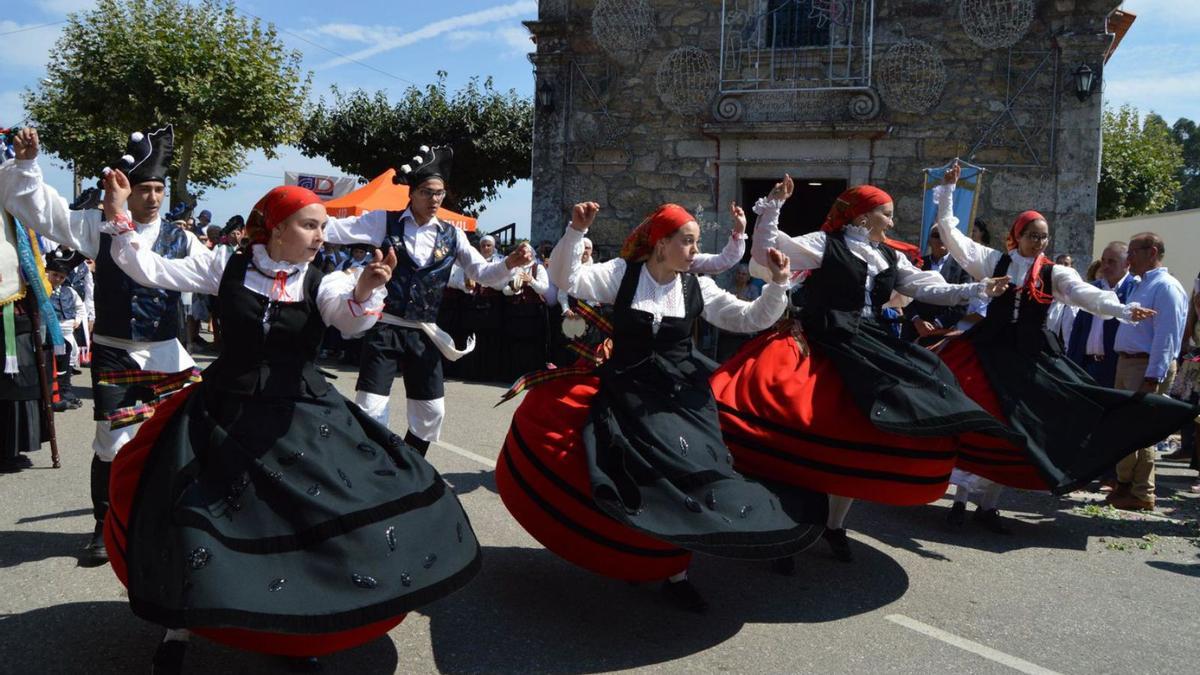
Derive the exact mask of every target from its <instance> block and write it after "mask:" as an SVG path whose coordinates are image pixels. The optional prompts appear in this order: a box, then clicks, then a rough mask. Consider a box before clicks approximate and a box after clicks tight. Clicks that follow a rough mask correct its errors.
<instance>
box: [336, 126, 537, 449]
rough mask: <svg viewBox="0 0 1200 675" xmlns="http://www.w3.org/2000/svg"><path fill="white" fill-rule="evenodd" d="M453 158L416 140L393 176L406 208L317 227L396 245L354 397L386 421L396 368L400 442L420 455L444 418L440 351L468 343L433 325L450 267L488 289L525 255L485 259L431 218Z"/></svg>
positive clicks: (340, 238) (457, 353)
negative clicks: (401, 408)
mask: <svg viewBox="0 0 1200 675" xmlns="http://www.w3.org/2000/svg"><path fill="white" fill-rule="evenodd" d="M453 161H454V153H453V151H451V149H450V148H448V147H438V148H432V149H431V148H429V147H427V146H422V147H421V151H420V154H418V155H416V156H415V157H413V159H412V161H411V163H409V164H405V165H404V166H402V167H400V171H399V172H398V173H397V174H396V181H397V182H403V183H405V184H407V185H408V188H409V203H408V208H406V209H405V210H403V211H371V212H368V213H365V214H363V215H361V216H357V217H351V218H343V219H336V218H330V219H329V221H328V223H327V225H326V230H325V240H326V241H328V242H331V243H335V244H368V245H370V246H379V247H381V248H384V249H388V248H392V249H394V250H395V251H396V259H397V261H398V262H397V265H396V269H395V270H394V271H393V272H392V279H391V281H389V282H388V285H387V290H388V295H387V300H386V301H385V302H384V309H383V316H382V317H381V318H380V319H379V322H378V323H377V324H376V325H375V327H374V328H372V329H371V331H370V332H368V333H367V336H366V337H365V338H364V339H363V348H362V360H361V362H360V365H359V371H358V384H357V385H356V386H355V389H356V390H357V393H356V394H355V397H354V402H355V403H357V404H358V406H359V407H360V408H362V409H363V410H364V411H366V413H367V414H368V415H370V416H371V417H373V418H374V419H376V420H377V421H379V422H380V423H382V424H384V425H386V424H387V421H388V409H387V406H388V396H389V395H390V393H391V390H392V380H393V379H394V378H395V376H396V373H397V372H399V373H400V374H401V375H403V377H404V392H405V395H406V396H407V399H408V400H407V408H408V409H407V412H408V433H407V435H406V436H405V438H404V441H405V442H406V443H407V444H408V445H409V446H411V447H413V448H414V449H416V450H417V451H419V452H420V453H421V454H422V455H424V454H425V452H426V451H427V450H428V449H429V444H430V443H431V442H433V441H436V440H438V438H439V436H440V434H441V429H442V421H443V419H444V417H445V387H444V384H443V379H442V357H443V356H445V357H446V358H449V359H451V360H456V359H458V358H460V357H462V356H463V355H464V354H466V353H467V352H469V351H471V349H472V348H473V346H474V342H473V340H469V341H468V346H467V348H466V349H465V350H459V349H458V348H457V347H456V346H455V344H454V340H453V338H451V337H450V335H448V334H447V333H446V332H445V331H443V330H441V329H439V328H438V327H437V325H436V323H435V322H436V320H437V314H438V309H439V307H440V306H441V303H442V295H443V293H444V291H445V290H446V285H447V283H448V282H449V280H450V272H451V269H452V268H453V266H454V264H455V263H457V264H458V265H459V266H461V267H462V269H463V273H464V274H465V275H466V278H467V279H470V280H472V281H475V282H477V283H480V284H483V285H485V286H493V287H495V286H500V285H502V284H504V283H505V282H506V281H507V280H508V277H509V274H510V270H511V269H513V268H515V267H519V266H521V265H524V264H527V263H529V262H530V261H531V260H532V259H533V251H532V250H531V249H530V248H529V247H527V246H526V247H521V248H519V249H518V250H516V251H514V252H513V253H511V254H510V255H509V256H508V257H507V258H504V259H503V260H499V261H496V262H488V261H487V260H485V259H484V257H483V256H482V255H480V254H479V252H478V251H476V250H475V249H474V248H473V247H472V246H471V244H470V242H469V241H468V240H467V235H466V233H465V232H463V231H462V230H459V229H458V228H456V227H454V226H453V225H450V224H449V223H443V222H442V221H440V220H439V219H438V217H437V210H438V207H440V206H441V205H442V201H443V200H444V199H445V198H446V181H447V180H448V179H449V177H450V168H451V165H452V163H453Z"/></svg>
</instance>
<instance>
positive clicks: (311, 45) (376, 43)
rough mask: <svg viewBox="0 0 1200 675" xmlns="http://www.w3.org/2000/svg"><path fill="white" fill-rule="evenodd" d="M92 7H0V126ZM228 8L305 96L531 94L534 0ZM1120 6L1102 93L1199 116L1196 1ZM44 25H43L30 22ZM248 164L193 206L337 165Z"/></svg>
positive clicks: (234, 200)
mask: <svg viewBox="0 0 1200 675" xmlns="http://www.w3.org/2000/svg"><path fill="white" fill-rule="evenodd" d="M698 1H703V2H713V3H715V2H717V0H698ZM93 4H94V3H93V2H92V0H40V1H28V0H17V2H16V3H15V7H14V6H13V4H12V3H11V1H10V2H6V3H5V8H6V11H5V13H4V15H3V18H2V19H0V45H2V47H0V54H2V55H3V58H0V125H5V126H7V125H9V124H12V123H14V122H19V121H20V120H21V119H22V118H23V117H24V111H23V109H22V106H21V100H20V92H21V91H22V90H23V89H24V88H26V87H32V86H33V85H34V84H36V82H37V81H38V80H39V78H41V77H42V75H43V74H44V72H45V63H46V60H47V58H48V55H49V53H50V50H51V49H52V48H53V44H54V42H55V40H56V39H57V37H58V34H59V31H60V30H61V28H62V24H61V23H55V22H61V21H62V20H63V19H64V18H65V17H66V15H67V14H68V13H69V12H72V11H78V10H81V9H88V8H90V7H92V6H93ZM238 7H239V8H240V9H241V10H242V11H244V12H246V13H247V14H251V15H255V16H259V17H262V18H263V19H265V20H267V21H270V22H272V23H274V24H275V25H276V26H277V27H278V28H279V29H280V35H281V38H282V39H283V41H284V42H285V43H286V44H287V45H288V46H289V47H292V48H294V49H298V50H299V51H301V52H302V53H303V54H304V66H305V68H307V69H309V70H312V71H313V75H314V77H313V95H314V96H320V95H322V94H325V95H328V92H329V87H330V85H331V84H334V83H336V84H338V85H339V87H341V88H343V89H353V88H362V89H366V90H368V91H374V90H376V89H385V90H388V91H389V92H392V93H393V94H399V93H400V92H401V91H403V90H404V88H406V87H407V86H409V85H410V84H412V83H416V84H419V85H424V84H426V83H429V82H431V81H433V80H434V79H435V78H436V72H437V71H438V70H445V71H447V72H448V73H449V86H450V87H451V89H457V88H458V87H459V86H461V85H462V84H463V83H464V82H465V81H466V80H467V79H468V78H470V77H471V76H474V75H478V76H483V77H487V76H490V77H492V78H493V79H494V80H495V83H496V86H497V88H499V89H502V90H507V89H510V88H511V89H516V90H517V91H518V92H519V93H521V94H522V95H526V96H528V95H530V94H531V92H532V90H533V76H532V71H531V66H530V64H529V61H528V60H527V59H526V58H525V54H526V53H527V52H529V51H531V50H532V48H533V45H532V43H531V42H530V41H529V39H528V35H527V32H526V31H525V28H524V27H523V26H522V25H521V21H523V20H527V19H532V18H534V17H535V16H536V14H537V2H536V0H451V1H448V2H441V3H426V2H412V1H411V0H402V1H399V2H397V1H396V0H392V1H390V2H342V3H337V4H331V3H328V2H315V1H313V0H289V1H288V2H280V1H278V0H255V1H254V2H249V1H243V2H238ZM1124 7H1125V8H1126V9H1128V10H1129V11H1132V12H1134V13H1135V14H1137V15H1138V19H1137V21H1136V22H1135V23H1134V25H1133V29H1132V30H1131V31H1130V33H1129V35H1127V36H1126V38H1125V41H1124V42H1123V43H1122V44H1121V47H1120V49H1119V50H1118V51H1117V53H1116V54H1115V55H1114V56H1113V59H1112V60H1111V61H1110V62H1109V64H1108V67H1107V69H1106V71H1105V90H1104V95H1105V98H1106V100H1107V101H1109V102H1110V103H1112V104H1114V105H1120V104H1122V103H1131V104H1133V105H1135V106H1137V107H1138V108H1139V109H1140V110H1141V111H1142V112H1143V113H1144V112H1148V111H1151V110H1153V111H1155V112H1158V113H1159V114H1161V115H1162V116H1163V117H1165V118H1166V119H1167V121H1168V122H1174V121H1175V119H1176V118H1178V117H1189V118H1191V119H1193V120H1200V85H1198V84H1197V83H1200V43H1197V42H1196V40H1195V34H1196V31H1197V28H1200V1H1198V0H1129V1H1127V2H1125V3H1124ZM332 8H336V10H337V11H336V16H334V15H333V12H331V9H332ZM43 24H53V25H49V26H45V27H39V26H43ZM23 29H31V30H23ZM13 31H20V32H13ZM316 45H320V47H318V46H316ZM335 52H336V54H335ZM337 54H342V55H345V56H349V57H352V58H353V61H352V60H349V59H346V58H343V57H341V56H338V55H337ZM355 61H358V62H361V63H363V64H366V66H364V65H360V64H359V63H356V62H355ZM250 160H251V161H250V165H249V167H247V169H246V171H245V172H244V173H243V174H242V175H240V176H238V177H236V178H235V179H234V184H235V187H234V188H232V189H230V190H225V191H210V192H209V193H207V194H206V195H205V197H204V199H203V200H202V202H201V206H202V207H204V208H209V209H211V210H212V211H213V213H214V219H215V220H217V221H218V222H224V220H225V219H226V218H228V217H229V216H230V215H233V214H234V213H244V212H245V211H246V210H247V209H248V208H249V206H250V205H251V204H253V203H254V202H255V201H257V199H258V198H259V197H260V196H261V195H262V193H263V192H265V191H266V190H268V189H269V188H271V187H272V186H274V185H277V184H279V183H280V182H282V176H283V171H284V170H285V169H288V170H296V171H310V172H314V173H329V174H339V173H341V172H339V171H338V170H337V169H335V168H334V167H332V166H330V165H329V164H328V163H326V162H324V161H323V160H320V159H309V158H306V157H303V156H301V155H300V153H299V152H297V151H295V150H292V149H289V148H283V149H282V151H281V157H280V158H279V159H276V160H267V159H266V158H264V157H263V156H261V155H254V156H251V158H250ZM43 165H44V166H45V167H46V168H47V174H48V179H49V180H50V181H51V182H52V183H53V184H54V185H55V186H56V187H57V188H58V189H59V191H60V192H63V193H64V194H65V193H67V192H69V190H70V184H71V183H70V176H69V175H68V174H67V172H65V171H63V170H62V169H61V168H59V167H57V166H56V165H55V162H53V161H51V162H44V163H43ZM529 211H530V185H529V183H528V181H523V182H521V183H520V184H518V185H517V186H516V187H514V188H512V189H509V190H504V191H503V192H502V193H501V196H500V197H499V198H498V199H497V200H495V201H494V202H492V203H491V204H490V205H489V207H488V210H487V211H486V212H484V214H483V217H482V218H481V227H482V228H486V229H494V228H497V227H500V226H502V225H505V224H507V223H509V222H516V223H517V224H518V228H519V230H520V231H522V232H528V227H529V225H528V220H529Z"/></svg>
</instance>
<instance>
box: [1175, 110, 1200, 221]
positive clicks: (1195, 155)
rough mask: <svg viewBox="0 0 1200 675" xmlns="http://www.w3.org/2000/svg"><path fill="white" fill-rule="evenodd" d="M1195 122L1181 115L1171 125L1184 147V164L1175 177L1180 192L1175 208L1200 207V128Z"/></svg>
mask: <svg viewBox="0 0 1200 675" xmlns="http://www.w3.org/2000/svg"><path fill="white" fill-rule="evenodd" d="M1196 127H1197V125H1196V123H1195V122H1193V121H1191V120H1189V119H1187V118H1186V117H1181V118H1179V119H1177V120H1175V124H1173V125H1172V126H1171V136H1172V137H1173V138H1174V139H1175V142H1176V143H1178V144H1179V147H1180V148H1182V149H1183V166H1181V167H1179V172H1178V173H1177V174H1176V175H1175V178H1176V179H1177V180H1178V181H1179V192H1178V193H1176V195H1175V210H1176V211H1183V210H1185V209H1196V208H1200V129H1197V128H1196Z"/></svg>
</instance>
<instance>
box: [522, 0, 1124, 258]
mask: <svg viewBox="0 0 1200 675" xmlns="http://www.w3.org/2000/svg"><path fill="white" fill-rule="evenodd" d="M742 1H743V2H748V1H753V0H742ZM857 1H858V2H859V3H863V2H865V1H866V0H857ZM637 2H638V0H626V2H625V3H624V6H626V7H628V6H635V5H636V3H637ZM645 3H646V5H648V7H649V8H650V10H651V14H650V16H649V20H648V21H647V22H645V24H644V31H642V32H639V31H630V39H629V41H628V44H629V45H633V46H634V47H636V48H630V49H622V46H623V45H622V43H621V42H620V41H618V42H617V43H615V44H614V43H612V41H609V43H608V44H604V45H601V44H598V40H597V39H596V37H595V36H594V35H593V23H592V16H593V9H594V6H595V4H596V0H543V2H542V7H541V12H540V14H539V20H538V21H536V22H530V23H529V24H527V25H528V27H529V29H530V30H531V32H532V33H533V34H534V35H535V37H536V39H537V53H536V54H534V55H533V56H532V57H531V60H532V61H533V63H534V66H535V69H536V78H537V86H538V87H539V88H540V89H547V88H548V90H549V91H550V92H552V98H553V105H552V106H549V107H539V108H538V111H537V114H536V121H535V147H534V167H533V182H534V204H533V223H532V231H533V238H534V239H535V240H539V239H550V240H554V239H556V238H557V236H558V235H559V234H560V233H561V228H562V226H563V225H564V224H565V222H566V217H567V214H568V212H569V209H570V205H571V204H573V203H575V202H576V201H582V200H588V199H590V200H595V201H598V202H599V203H600V204H601V205H602V207H603V210H602V211H601V214H600V217H599V219H598V222H597V225H596V227H595V228H594V230H593V239H594V240H595V241H596V243H597V246H598V247H599V248H600V250H601V252H605V253H609V254H612V253H613V252H615V249H616V248H617V247H618V246H619V244H620V242H621V240H623V238H624V236H625V234H626V233H627V232H628V231H629V230H630V229H631V228H632V227H633V226H635V225H636V224H637V223H638V222H639V220H640V219H641V217H642V216H643V215H644V214H646V213H647V212H649V211H650V210H652V209H653V208H654V207H656V206H657V205H658V204H660V203H662V202H666V201H673V202H677V203H680V204H682V205H684V206H685V207H687V208H689V209H693V210H696V211H698V212H699V214H698V216H699V219H700V220H701V223H702V225H706V226H707V229H708V230H709V237H710V238H709V240H708V241H707V242H706V248H708V249H710V250H711V249H715V248H717V247H719V245H720V237H719V236H718V234H717V230H718V229H727V227H728V222H727V221H728V215H727V214H726V213H725V212H724V210H723V209H718V208H717V205H718V204H728V202H729V201H730V200H733V199H738V198H739V197H740V184H741V181H742V180H744V179H748V178H771V177H776V176H780V175H782V174H783V173H784V172H785V171H786V172H790V173H791V174H792V175H793V176H795V177H797V178H826V179H843V180H846V181H847V182H848V183H849V184H856V183H865V182H870V183H873V184H876V185H878V186H880V187H882V188H884V189H885V190H887V191H888V192H890V193H891V194H892V195H893V196H894V197H896V207H897V214H898V216H899V219H898V233H899V235H900V237H901V238H907V239H909V240H915V239H916V237H917V235H918V229H919V223H920V218H921V184H922V178H921V177H922V169H924V168H926V167H931V166H937V165H940V164H943V163H944V162H946V161H947V160H949V159H951V158H953V157H956V156H957V157H964V158H967V157H968V156H970V158H971V159H972V160H973V161H974V163H977V164H981V165H983V166H985V167H987V169H988V172H987V173H986V174H985V179H984V187H983V191H982V193H981V198H980V200H979V215H980V216H981V217H983V218H985V219H988V220H989V221H991V222H993V223H994V225H993V229H994V230H1000V229H1006V227H1007V223H1008V222H1010V221H1011V219H1012V217H1013V216H1014V215H1015V214H1016V213H1018V212H1020V211H1022V210H1024V209H1027V208H1035V209H1038V210H1040V211H1042V212H1043V213H1044V214H1046V215H1047V217H1048V218H1049V219H1050V221H1051V226H1052V229H1053V239H1052V243H1051V249H1052V250H1053V251H1055V252H1071V253H1072V254H1074V256H1075V260H1076V263H1077V264H1078V265H1086V264H1087V262H1088V261H1089V259H1090V255H1089V253H1090V251H1091V238H1092V228H1093V224H1094V215H1095V201H1096V182H1097V178H1098V165H1099V145H1100V143H1099V139H1100V131H1099V129H1100V111H1101V96H1100V95H1099V94H1097V95H1094V96H1092V97H1091V98H1089V99H1087V100H1086V101H1083V102H1080V101H1079V100H1078V99H1077V98H1076V96H1075V93H1074V82H1073V75H1072V72H1073V71H1074V69H1075V68H1076V66H1078V65H1079V64H1080V63H1087V64H1089V65H1090V66H1091V67H1092V68H1094V69H1096V70H1099V69H1100V67H1101V65H1102V62H1103V54H1104V52H1105V50H1106V49H1107V48H1108V46H1109V44H1110V41H1111V38H1110V36H1108V35H1107V34H1106V33H1105V17H1106V16H1107V14H1108V13H1109V12H1111V10H1112V9H1114V8H1115V7H1116V6H1117V5H1118V4H1119V3H1118V0H1043V1H1040V2H1037V3H1036V12H1035V18H1034V20H1033V23H1032V25H1031V26H1030V27H1029V29H1028V31H1027V32H1026V33H1025V36H1024V38H1023V39H1021V40H1020V41H1019V42H1018V43H1016V45H1014V46H1013V47H1012V49H1011V50H1009V49H1004V48H1001V49H991V50H988V49H983V48H980V47H979V46H977V45H976V44H975V43H974V42H972V41H971V40H970V39H969V38H968V37H967V35H966V33H965V32H964V30H963V28H962V25H961V23H960V21H959V17H958V4H959V3H957V2H950V3H947V2H943V1H936V2H935V1H922V0H876V2H875V3H874V41H873V56H872V64H873V65H874V66H875V67H876V69H877V71H876V72H877V73H878V68H879V67H880V64H881V59H883V58H884V57H885V56H886V55H887V54H888V50H889V49H890V48H892V47H893V46H894V45H896V44H897V43H899V42H900V41H902V40H904V39H905V38H910V39H914V38H915V39H917V40H920V41H923V42H925V43H927V44H928V45H930V46H932V48H933V50H934V52H935V53H936V54H937V55H938V56H940V58H941V61H942V64H943V65H944V73H945V87H944V89H943V92H942V94H941V96H940V98H939V99H938V100H937V102H936V104H934V105H933V106H932V107H931V108H930V109H929V110H927V111H926V112H924V113H921V114H916V113H907V112H902V111H900V110H897V109H895V108H894V107H893V106H890V105H889V101H888V97H887V96H884V97H883V100H882V102H881V101H880V97H879V96H877V93H876V92H877V91H878V90H879V89H880V86H881V83H880V82H879V79H878V75H877V76H876V78H875V80H874V81H873V82H872V84H873V89H872V90H861V89H860V90H840V91H804V92H779V91H766V92H762V91H760V92H753V93H740V94H725V95H721V94H720V93H719V92H718V86H717V82H716V78H715V70H716V68H717V65H718V63H719V59H720V53H721V49H720V46H721V39H722V37H721V36H722V26H721V12H722V3H721V1H720V0H645ZM609 4H610V6H612V4H614V3H612V2H610V3H609ZM615 4H617V5H622V3H621V2H617V3H615ZM643 42H644V44H642V43H643ZM625 46H628V45H625ZM604 47H607V48H608V51H606V50H605V49H604ZM681 47H697V48H700V49H701V50H703V52H704V55H702V56H700V57H695V54H692V55H691V56H693V57H695V58H700V59H703V56H707V59H708V63H709V64H710V65H711V66H712V68H713V75H714V77H712V78H709V79H705V78H704V77H703V73H702V72H700V73H699V74H696V73H693V76H694V80H695V81H696V82H697V83H698V84H697V86H696V87H695V88H694V89H695V90H697V91H699V90H704V92H705V97H704V98H705V99H706V102H705V104H704V105H703V106H702V107H697V109H696V110H694V112H692V113H690V114H679V113H678V112H674V111H672V110H671V109H670V107H669V106H668V105H667V103H666V102H665V101H664V99H663V98H662V97H661V96H660V94H661V91H660V87H659V86H658V84H657V83H656V77H657V76H658V72H659V68H660V67H661V66H662V64H663V63H664V60H666V59H668V58H670V57H671V55H672V53H673V52H674V51H675V50H677V49H679V48H681ZM701 65H703V63H702V64H701ZM699 70H700V71H703V68H701V69H699ZM884 84H885V85H886V83H884ZM674 107H676V108H678V107H679V106H678V105H676V106H674ZM972 150H974V154H970V153H971V152H972ZM827 206H828V205H814V208H817V209H822V210H824V209H825V208H827Z"/></svg>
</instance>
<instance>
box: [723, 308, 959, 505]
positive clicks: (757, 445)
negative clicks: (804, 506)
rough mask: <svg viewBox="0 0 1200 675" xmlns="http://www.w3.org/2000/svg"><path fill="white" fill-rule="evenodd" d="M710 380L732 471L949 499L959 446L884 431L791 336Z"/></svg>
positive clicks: (818, 486) (741, 355) (813, 486)
mask: <svg viewBox="0 0 1200 675" xmlns="http://www.w3.org/2000/svg"><path fill="white" fill-rule="evenodd" d="M813 349H819V348H816V347H814V348H813ZM710 382H711V384H712V388H713V394H714V395H715V396H716V399H717V403H718V405H720V406H721V431H722V433H723V434H724V435H725V441H726V442H727V443H728V444H729V447H730V449H732V451H733V456H734V458H735V468H736V469H737V470H738V471H740V472H742V473H744V474H746V475H749V476H757V477H762V478H765V479H770V480H775V481H780V482H783V483H788V484H791V485H798V486H800V487H803V488H808V489H810V490H817V491H820V492H828V493H830V494H835V495H841V496H845V497H854V498H857V499H866V500H870V501H875V502H881V503H884V504H895V505H900V506H908V505H917V504H926V503H929V502H931V501H935V500H937V499H939V498H941V497H942V496H943V495H944V494H945V493H946V487H947V485H948V484H949V480H950V472H951V470H952V469H953V468H954V465H955V458H956V454H957V453H956V447H957V443H956V440H955V439H954V438H953V437H928V436H926V437H916V436H903V435H900V434H893V433H888V432H885V431H880V430H879V429H877V428H876V427H875V426H874V425H873V424H871V421H870V419H869V418H868V417H867V415H866V414H865V413H863V412H862V411H861V410H860V409H859V408H858V405H857V404H856V403H855V401H854V399H853V398H852V397H851V394H850V391H849V390H848V389H847V388H846V387H845V386H844V385H843V383H842V377H841V374H840V373H838V371H837V369H836V368H835V366H834V364H833V362H832V361H831V360H829V359H825V358H822V357H821V355H820V354H819V353H817V352H815V351H814V353H813V354H811V355H810V356H808V357H804V356H802V355H801V353H800V348H799V346H798V345H797V343H796V341H795V339H794V338H793V337H792V335H791V332H790V331H778V332H773V333H767V334H765V335H761V336H759V337H758V338H756V339H754V340H752V341H751V342H749V343H747V344H746V345H745V346H744V347H742V349H741V351H740V352H738V354H737V355H735V356H734V357H733V358H731V359H730V360H729V361H727V362H726V363H725V364H724V365H723V366H722V367H721V368H720V369H718V370H717V371H716V372H715V373H713V376H712V378H711V380H710Z"/></svg>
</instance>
